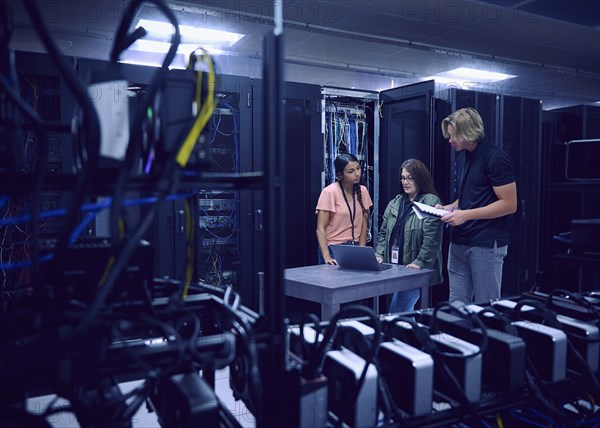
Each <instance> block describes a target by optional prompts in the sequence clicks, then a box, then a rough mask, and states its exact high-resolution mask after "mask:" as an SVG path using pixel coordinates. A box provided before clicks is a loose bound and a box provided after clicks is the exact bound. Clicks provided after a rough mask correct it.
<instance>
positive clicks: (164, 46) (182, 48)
mask: <svg viewBox="0 0 600 428" xmlns="http://www.w3.org/2000/svg"><path fill="white" fill-rule="evenodd" d="M170 47H171V44H170V43H167V42H157V41H154V40H145V39H139V40H136V41H135V43H134V44H133V45H131V48H130V49H132V50H136V51H142V52H150V53H161V54H166V53H167V52H168V51H169V48H170ZM199 47H200V45H198V44H193V43H181V44H180V45H179V47H178V48H177V53H178V54H181V55H183V56H188V55H189V54H190V53H192V52H193V51H194V50H196V49H198V48H199ZM202 47H203V48H204V49H206V50H207V51H208V53H209V54H211V55H221V54H223V51H222V50H221V49H217V48H213V47H212V46H206V47H204V46H202Z"/></svg>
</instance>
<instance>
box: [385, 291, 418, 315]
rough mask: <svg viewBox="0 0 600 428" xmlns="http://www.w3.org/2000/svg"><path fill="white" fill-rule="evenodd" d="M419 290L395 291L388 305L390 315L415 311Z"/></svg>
mask: <svg viewBox="0 0 600 428" xmlns="http://www.w3.org/2000/svg"><path fill="white" fill-rule="evenodd" d="M419 296H420V290H419V289H418V288H415V289H414V290H405V291H397V292H396V293H394V295H393V297H392V303H390V309H389V312H390V313H397V312H411V311H414V310H415V303H417V300H419Z"/></svg>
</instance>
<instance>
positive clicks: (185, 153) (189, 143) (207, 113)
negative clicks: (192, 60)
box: [176, 49, 215, 168]
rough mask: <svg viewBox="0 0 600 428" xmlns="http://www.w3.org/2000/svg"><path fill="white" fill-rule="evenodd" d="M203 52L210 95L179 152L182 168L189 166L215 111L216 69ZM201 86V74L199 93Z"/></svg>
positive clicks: (200, 76)
mask: <svg viewBox="0 0 600 428" xmlns="http://www.w3.org/2000/svg"><path fill="white" fill-rule="evenodd" d="M202 51H203V54H202V56H201V59H202V61H203V62H204V64H205V65H206V66H207V67H208V69H209V73H208V94H207V96H206V100H205V102H204V104H203V105H202V108H201V110H200V112H199V113H198V115H197V116H196V120H195V121H194V125H193V126H192V129H191V130H190V132H189V134H188V135H187V137H186V138H185V140H184V141H183V144H182V146H181V149H180V150H179V153H177V157H176V161H177V163H178V164H179V165H180V166H181V167H182V168H184V167H185V166H186V165H187V163H188V161H189V159H190V156H191V155H192V150H193V149H194V146H195V145H196V142H197V141H198V138H199V137H200V134H201V133H202V130H203V129H204V127H205V126H206V123H207V122H208V120H209V119H210V117H211V116H212V113H213V110H214V104H215V102H214V101H215V100H214V95H215V69H214V65H213V62H212V59H211V57H210V55H209V54H208V52H206V51H205V50H204V49H202ZM188 68H190V66H189V65H188ZM201 84H202V73H200V72H199V73H198V77H197V82H196V85H197V86H196V90H197V91H198V86H199V85H201ZM196 96H197V98H199V95H198V93H196ZM197 103H199V100H197Z"/></svg>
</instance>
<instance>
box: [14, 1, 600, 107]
mask: <svg viewBox="0 0 600 428" xmlns="http://www.w3.org/2000/svg"><path fill="white" fill-rule="evenodd" d="M9 4H11V5H12V6H13V9H14V10H15V27H16V31H15V34H14V35H13V39H12V41H11V46H12V47H14V48H15V49H19V50H27V51H43V48H42V47H41V44H40V42H39V41H38V39H37V36H36V34H35V32H34V31H33V29H32V28H31V24H30V20H29V17H28V15H27V13H26V12H25V11H24V10H23V7H22V5H21V4H20V2H9ZM39 4H40V9H41V10H42V14H43V16H44V18H45V20H46V22H47V23H48V25H49V27H50V29H51V31H52V32H53V35H54V36H55V39H56V40H57V42H58V43H59V45H60V46H61V47H62V48H63V51H64V52H65V54H67V55H71V56H76V57H92V58H105V59H106V58H108V53H109V51H110V48H111V46H112V42H113V38H114V32H115V29H116V27H117V25H118V23H119V21H120V17H121V15H122V12H123V11H124V10H125V6H126V4H127V2H124V1H116V0H112V1H111V0H105V1H91V0H90V1H80V2H73V1H72V0H64V1H60V0H54V1H50V0H44V1H41V2H39ZM168 4H169V5H170V7H171V8H172V9H173V10H174V11H175V12H176V14H177V17H178V19H179V22H180V23H181V24H191V25H195V26H197V27H211V28H219V29H227V30H233V31H237V32H240V33H243V34H245V37H244V38H243V39H242V40H240V41H239V42H238V43H237V44H236V45H234V46H233V47H231V48H229V49H228V50H227V51H226V52H224V53H223V54H222V55H219V56H217V57H216V61H217V63H218V64H219V70H220V72H222V73H226V74H236V75H243V76H253V77H260V74H261V61H262V58H261V55H262V53H261V50H262V38H263V36H264V34H265V33H266V32H268V31H272V28H273V19H272V16H273V7H272V3H271V2H267V1H265V2H254V1H240V0H236V1H224V0H223V1H221V0H219V1H212V2H200V1H170V2H168ZM152 16H154V17H156V16H160V14H159V13H157V9H156V8H155V7H154V6H152V5H151V4H150V3H145V5H144V6H143V7H142V8H141V9H140V10H139V13H138V14H137V16H136V19H138V18H142V17H152ZM283 18H284V36H285V57H286V78H287V80H290V81H300V82H306V83H314V84H319V85H324V86H337V87H347V88H356V89H365V90H383V89H387V88H391V87H397V86H402V85H405V84H410V83H414V82H418V81H421V80H426V79H429V78H430V77H431V76H433V75H436V74H438V73H440V72H444V71H448V70H450V69H453V68H457V67H471V68H480V69H485V70H489V71H496V72H503V73H507V74H511V75H515V76H516V77H514V78H511V79H508V80H505V81H502V82H496V83H493V84H481V83H468V82H467V83H464V82H463V83H460V85H461V87H466V88H473V89H477V90H480V91H489V92H497V93H504V94H508V95H518V96H525V97H529V98H536V99H540V100H542V103H543V104H542V105H543V108H544V109H552V108H556V107H562V106H567V105H576V104H595V103H596V102H599V101H600V2H598V1H596V0H529V1H527V0H522V1H516V0H488V1H479V0H411V1H405V0H377V1H373V0H283ZM148 60H150V59H148ZM153 60H154V61H157V60H156V58H154V59H153ZM180 61H183V59H180ZM445 85H448V83H438V84H437V88H438V90H444V88H445V87H446V86H445ZM456 85H457V84H455V85H454V86H456Z"/></svg>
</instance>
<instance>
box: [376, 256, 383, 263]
mask: <svg viewBox="0 0 600 428" xmlns="http://www.w3.org/2000/svg"><path fill="white" fill-rule="evenodd" d="M375 258H376V259H377V263H383V257H379V256H378V255H375Z"/></svg>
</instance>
